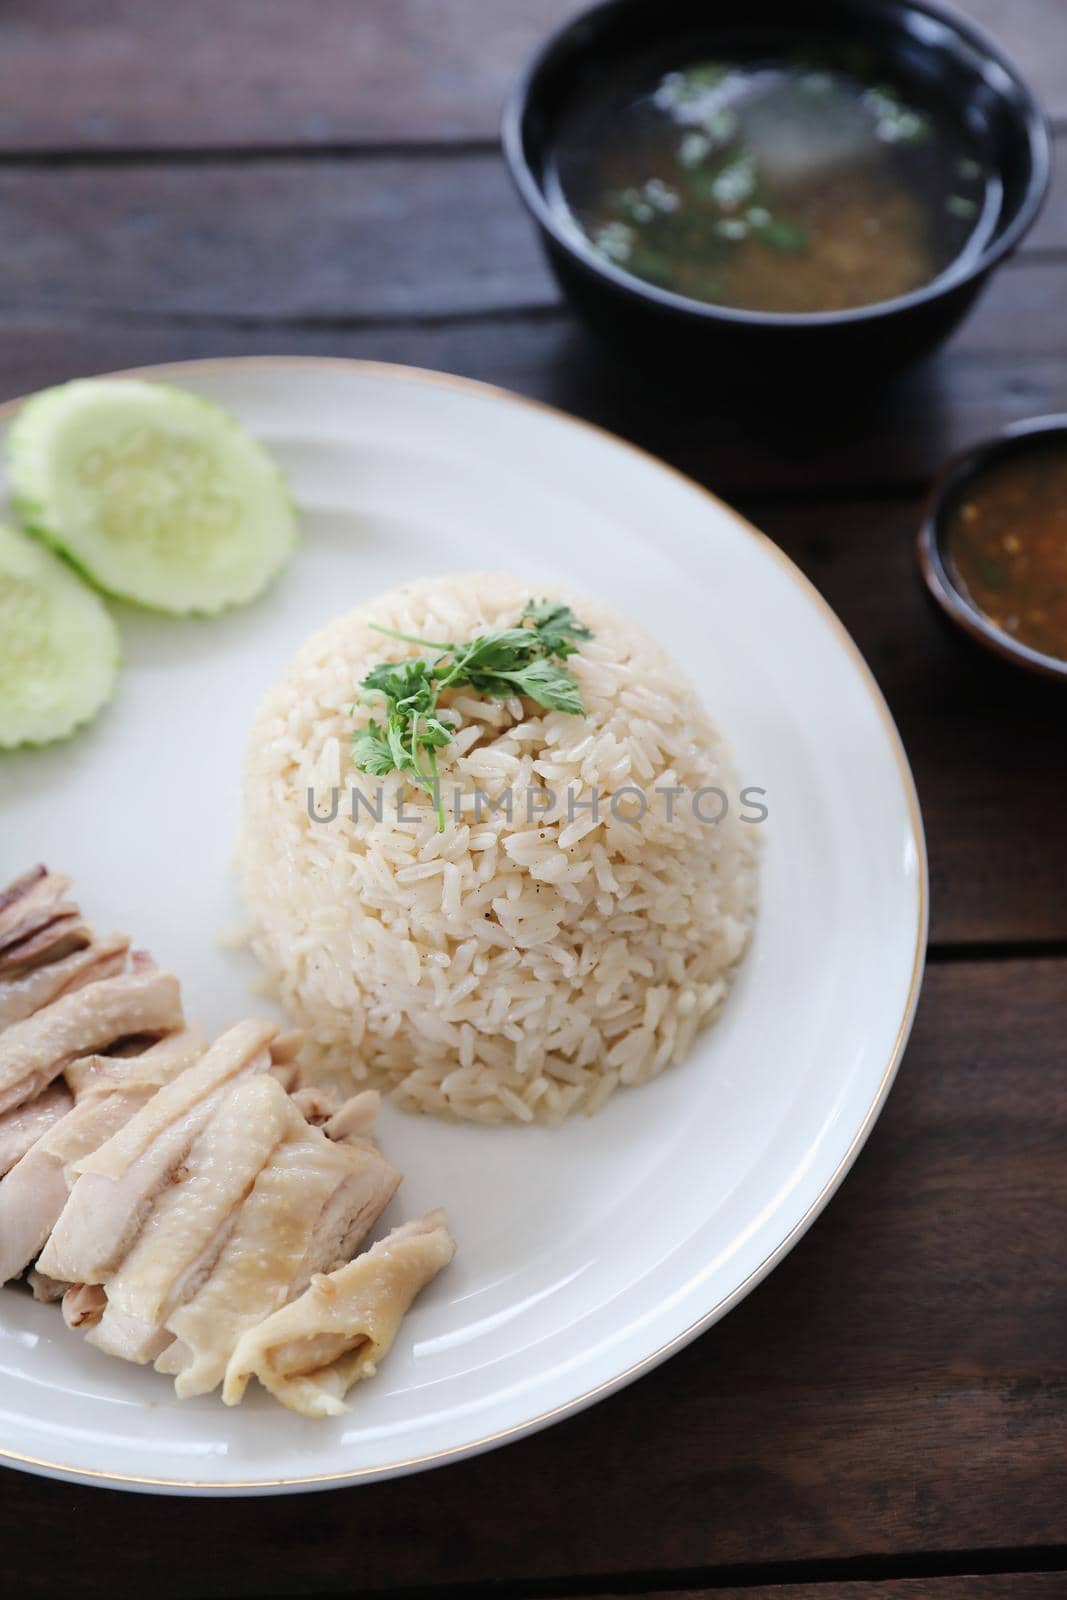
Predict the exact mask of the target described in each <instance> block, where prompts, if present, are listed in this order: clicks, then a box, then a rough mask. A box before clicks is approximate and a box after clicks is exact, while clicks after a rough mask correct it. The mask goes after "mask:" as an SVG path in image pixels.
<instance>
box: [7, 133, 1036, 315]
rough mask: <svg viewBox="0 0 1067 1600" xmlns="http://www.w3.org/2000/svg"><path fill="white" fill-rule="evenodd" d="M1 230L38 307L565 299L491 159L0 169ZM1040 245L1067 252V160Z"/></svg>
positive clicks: (298, 308) (382, 310)
mask: <svg viewBox="0 0 1067 1600" xmlns="http://www.w3.org/2000/svg"><path fill="white" fill-rule="evenodd" d="M0 234H2V236H3V237H5V238H9V239H17V240H19V249H18V251H17V253H13V254H12V255H10V256H9V258H8V260H7V262H6V272H5V283H4V287H3V291H2V303H3V304H6V305H7V306H13V305H17V306H19V307H20V308H21V309H23V310H25V311H29V310H33V309H47V308H55V307H60V306H61V307H63V309H64V310H66V311H68V312H72V311H85V312H93V313H95V312H97V311H101V310H103V311H108V310H110V311H118V310H121V311H122V312H123V314H124V315H132V316H138V317H146V316H155V317H160V316H214V317H231V318H234V317H241V318H246V319H247V318H251V317H259V318H273V319H287V320H292V319H300V318H305V319H306V318H314V319H316V320H319V321H323V320H331V319H332V320H334V321H339V320H352V319H359V320H362V321H368V320H374V319H382V318H391V319H394V320H395V319H398V318H413V317H420V318H427V317H455V316H463V315H471V314H473V313H489V312H502V311H511V310H514V309H516V308H523V309H531V308H532V309H537V310H541V311H546V310H549V309H556V308H558V307H559V306H560V304H561V297H560V292H559V290H558V288H557V286H556V283H555V280H554V278H553V277H552V275H551V273H550V272H549V270H548V267H547V265H546V264H545V262H544V260H543V258H542V254H541V250H540V246H539V243H538V240H537V238H536V236H535V232H534V229H533V226H532V224H531V222H530V220H529V218H528V217H527V215H526V213H525V211H524V210H523V208H522V206H521V205H520V203H519V200H518V198H517V196H516V194H515V193H514V191H513V188H512V185H511V182H510V179H509V177H508V174H507V173H506V171H505V169H504V165H503V162H502V161H501V160H500V158H499V157H498V156H497V155H495V154H492V153H490V154H479V153H465V154H463V155H461V156H458V157H457V156H449V155H447V154H444V153H437V154H432V155H419V156H411V157H396V156H373V157H366V158H362V159H359V160H324V161H314V162H310V163H309V162H304V161H298V160H293V159H279V160H277V161H274V160H271V161H266V162H259V161H257V162H253V163H250V164H246V163H241V162H234V161H228V160H225V161H216V160H210V161H204V162H201V161H197V162H193V163H188V164H185V165H177V166H170V165H165V164H164V165H158V164H154V163H140V164H138V163H134V164H132V165H129V166H127V165H118V166H115V165H110V164H108V165H100V164H96V163H92V162H89V163H86V164H78V165H75V166H66V165H63V166H58V167H44V168H37V167H21V166H14V167H12V166H7V167H4V166H3V165H2V163H0ZM1032 245H1033V251H1034V252H1037V253H1039V254H1040V253H1048V252H1049V251H1063V250H1064V249H1067V167H1065V170H1064V172H1063V173H1062V174H1061V177H1060V179H1059V180H1058V181H1057V184H1056V188H1055V190H1054V193H1053V195H1052V198H1051V199H1050V201H1049V204H1048V207H1047V209H1046V212H1045V215H1044V218H1043V219H1042V221H1041V223H1040V224H1039V227H1038V230H1037V231H1036V232H1035V234H1034V235H1033V239H1032ZM1024 259H1025V257H1024ZM1049 265H1052V264H1051V263H1049ZM1055 266H1056V267H1057V269H1058V267H1059V261H1058V260H1057V262H1056V263H1055ZM1013 270H1015V269H1014V268H1013V267H1011V266H1009V267H1008V268H1006V269H1004V270H1003V271H1002V272H1001V273H1000V274H999V275H998V276H997V277H996V278H995V279H994V285H995V286H997V287H999V286H1000V285H1001V283H1002V281H1003V280H1004V279H1005V278H1007V279H1010V276H1011V273H1012V272H1013ZM1002 292H1007V293H1009V294H1010V292H1011V291H1010V288H1009V289H1008V290H1007V291H1002ZM1044 310H1045V307H1043V306H1041V305H1039V304H1035V305H1034V307H1033V309H1032V312H1031V314H1030V321H1031V322H1032V323H1036V322H1037V320H1038V318H1039V317H1042V314H1043V312H1044ZM1058 320H1060V321H1062V319H1058ZM1043 321H1044V323H1045V326H1044V329H1043V332H1044V337H1045V339H1046V341H1047V339H1048V337H1049V333H1050V330H1049V328H1048V327H1047V322H1048V318H1047V317H1043ZM1024 337H1025V335H1024ZM1054 337H1058V338H1060V339H1061V340H1063V339H1065V338H1067V335H1065V334H1064V333H1063V331H1062V330H1057V332H1056V333H1055V334H1054Z"/></svg>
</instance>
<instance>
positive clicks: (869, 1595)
mask: <svg viewBox="0 0 1067 1600" xmlns="http://www.w3.org/2000/svg"><path fill="white" fill-rule="evenodd" d="M638 1593H640V1595H641V1597H642V1600H1063V1597H1064V1596H1065V1595H1067V1572H1006V1573H1000V1574H997V1575H996V1576H993V1577H990V1576H983V1575H981V1574H978V1573H967V1574H966V1575H964V1576H962V1577H955V1578H893V1579H888V1580H887V1581H885V1582H883V1583H880V1582H856V1583H835V1582H833V1581H832V1580H831V1581H830V1582H828V1583H822V1582H820V1583H775V1584H771V1585H769V1586H765V1585H763V1584H757V1585H755V1586H754V1587H753V1586H750V1585H748V1584H746V1585H745V1587H744V1588H743V1589H733V1588H719V1587H716V1588H714V1589H669V1590H666V1589H649V1590H644V1589H642V1590H640V1591H638ZM632 1594H633V1591H627V1600H632ZM558 1600H587V1597H580V1596H577V1595H574V1596H566V1595H563V1596H559V1597H558ZM596 1600H624V1596H623V1595H621V1594H618V1593H615V1594H611V1593H608V1594H599V1595H597V1597H596Z"/></svg>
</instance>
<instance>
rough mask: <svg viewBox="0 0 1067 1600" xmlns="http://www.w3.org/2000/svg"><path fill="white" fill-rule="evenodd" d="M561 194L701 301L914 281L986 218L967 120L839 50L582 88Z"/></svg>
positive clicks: (625, 264) (595, 236)
mask: <svg viewBox="0 0 1067 1600" xmlns="http://www.w3.org/2000/svg"><path fill="white" fill-rule="evenodd" d="M549 192H550V195H551V198H552V200H553V203H554V204H555V205H556V206H557V208H558V209H560V210H561V211H563V212H564V213H565V214H566V215H567V217H568V218H569V219H570V221H571V222H572V224H577V226H578V227H579V228H580V229H581V231H582V232H583V233H584V234H585V235H586V237H587V238H588V239H589V241H590V242H591V243H592V245H593V247H594V248H595V249H596V250H597V251H598V252H599V254H600V255H602V256H603V257H605V258H606V259H607V260H609V261H611V262H612V263H614V264H615V265H616V266H618V267H621V268H623V269H624V270H625V271H627V272H631V273H633V274H634V276H635V277H638V278H643V279H645V280H646V281H647V282H649V283H653V284H656V285H658V286H659V287H661V288H664V289H669V290H672V291H673V292H675V293H677V294H682V295H686V296H688V297H689V298H690V299H694V300H704V301H710V302H713V303H715V304H717V305H725V306H735V307H742V308H745V309H748V310H754V311H777V312H817V311H837V310H842V309H845V308H847V307H850V306H862V305H870V304H873V303H875V302H877V301H880V300H892V299H894V298H896V297H897V296H898V295H903V294H907V293H908V292H909V291H911V290H913V289H917V288H919V287H920V286H921V285H923V284H924V283H928V282H930V281H931V280H932V279H933V278H935V277H937V276H938V275H939V274H940V273H942V272H943V271H944V270H945V269H946V268H947V267H948V266H949V265H950V264H951V263H952V262H953V261H954V260H955V259H956V258H957V257H958V256H959V255H960V254H961V253H962V252H963V251H964V250H965V249H966V248H967V247H968V246H969V245H970V246H972V247H973V246H975V245H976V244H977V242H978V240H979V239H980V238H981V237H983V236H984V234H985V232H986V231H987V225H991V222H992V219H993V215H994V213H995V199H996V197H995V195H994V194H993V193H992V186H991V184H990V183H989V181H988V180H987V175H986V173H985V171H984V170H983V167H982V164H981V162H980V160H979V158H978V154H977V151H976V149H975V148H972V144H971V141H970V139H969V138H968V136H967V134H966V131H965V130H964V129H963V128H962V127H957V126H955V125H954V124H953V123H951V122H950V121H949V120H948V119H947V118H946V117H945V116H944V115H943V114H942V113H941V112H940V111H935V110H933V109H932V108H921V107H919V106H918V105H915V104H912V103H911V101H910V100H909V99H908V98H907V97H905V96H904V95H903V94H902V93H901V92H900V91H898V90H897V89H895V88H894V87H892V86H891V85H890V84H888V83H883V82H880V81H878V79H877V77H876V76H874V75H872V77H871V79H870V80H869V81H868V80H866V79H865V78H864V77H862V76H859V75H856V74H855V73H854V72H852V71H850V70H846V69H845V67H844V66H843V65H823V64H813V63H810V62H808V63H801V62H789V61H785V60H782V61H760V62H756V63H740V64H738V63H730V62H718V61H705V62H700V63H698V64H696V65H693V66H689V67H686V68H685V69H684V70H681V69H680V70H674V71H668V72H665V73H661V74H658V75H656V76H655V77H654V78H653V79H651V80H650V81H649V82H646V83H645V84H644V85H641V84H640V83H638V82H635V81H634V79H633V76H632V75H631V78H630V79H629V81H627V80H625V79H624V78H619V79H617V80H615V82H614V84H613V85H612V86H611V87H610V88H608V89H606V90H603V91H600V92H598V93H595V94H593V95H591V96H589V97H588V98H584V99H583V100H582V101H581V103H580V104H578V105H576V106H575V107H574V108H573V110H572V111H571V113H570V114H569V116H568V118H567V119H566V121H565V124H564V126H563V127H562V129H561V133H560V137H559V141H558V144H557V148H556V153H555V164H554V169H553V171H552V172H551V173H550V174H549Z"/></svg>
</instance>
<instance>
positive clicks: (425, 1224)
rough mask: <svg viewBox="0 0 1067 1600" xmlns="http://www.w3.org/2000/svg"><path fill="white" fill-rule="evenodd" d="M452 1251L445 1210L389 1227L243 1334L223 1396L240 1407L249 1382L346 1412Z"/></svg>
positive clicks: (325, 1411) (287, 1399) (297, 1402)
mask: <svg viewBox="0 0 1067 1600" xmlns="http://www.w3.org/2000/svg"><path fill="white" fill-rule="evenodd" d="M455 1253H456V1247H455V1244H454V1242H453V1240H452V1237H451V1235H450V1234H449V1232H448V1227H447V1224H446V1222H445V1215H444V1212H443V1211H432V1212H431V1213H430V1214H429V1216H427V1217H424V1218H423V1219H422V1221H421V1222H407V1223H404V1224H403V1225H402V1226H401V1227H399V1228H394V1229H393V1232H392V1233H391V1234H389V1235H388V1237H387V1238H385V1239H383V1240H381V1241H380V1243H378V1244H376V1245H374V1246H373V1247H372V1248H371V1249H370V1250H368V1251H366V1253H365V1254H364V1255H361V1256H357V1258H356V1259H355V1261H350V1262H349V1263H348V1265H347V1266H345V1267H341V1268H339V1269H338V1271H336V1272H332V1273H330V1274H329V1275H328V1276H318V1277H315V1278H314V1279H313V1280H312V1283H311V1286H310V1287H309V1288H308V1290H307V1292H306V1293H305V1294H302V1295H301V1296H300V1298H299V1299H298V1300H294V1301H293V1302H292V1303H291V1304H290V1305H287V1306H283V1308H282V1309H281V1310H280V1311H276V1312H275V1313H274V1315H273V1316H270V1317H267V1318H266V1320H265V1321H264V1322H261V1323H260V1324H259V1326H258V1327H255V1328H252V1329H251V1330H250V1331H249V1332H248V1333H246V1334H244V1335H243V1336H242V1338H241V1340H240V1342H239V1343H238V1345H237V1348H236V1350H235V1351H234V1353H233V1355H232V1357H231V1358H230V1362H229V1365H228V1366H227V1369H226V1379H225V1383H224V1385H223V1390H222V1398H223V1400H224V1401H225V1402H226V1404H227V1405H231V1406H232V1405H237V1404H238V1403H239V1402H240V1401H241V1400H242V1399H243V1397H244V1393H245V1389H246V1388H247V1386H248V1383H249V1380H250V1379H251V1378H253V1377H256V1378H258V1379H259V1381H260V1383H261V1384H263V1386H264V1388H266V1389H269V1390H270V1392H271V1394H272V1395H274V1397H275V1399H277V1400H280V1401H281V1402H282V1404H283V1405H285V1406H288V1407H289V1409H290V1410H291V1411H298V1412H299V1413H300V1414H301V1415H302V1416H305V1417H327V1416H329V1417H336V1416H340V1415H342V1414H343V1413H344V1412H346V1411H347V1410H348V1407H347V1406H346V1405H345V1396H346V1394H347V1393H348V1391H349V1389H351V1388H352V1386H353V1384H355V1383H358V1382H359V1381H360V1379H362V1378H370V1377H373V1375H374V1373H375V1372H376V1371H377V1368H378V1363H379V1362H380V1361H381V1360H382V1359H383V1357H384V1356H385V1355H387V1354H388V1351H389V1349H390V1347H391V1346H392V1343H393V1340H394V1339H395V1338H396V1335H397V1332H398V1330H399V1328H400V1324H401V1322H402V1321H403V1319H404V1315H405V1313H406V1312H407V1310H408V1308H409V1307H410V1305H411V1302H412V1301H413V1300H414V1298H415V1296H416V1295H417V1294H418V1293H419V1291H420V1290H421V1289H423V1288H425V1286H426V1284H428V1283H429V1282H430V1280H431V1279H432V1278H434V1277H436V1275H437V1273H438V1272H440V1271H441V1269H442V1267H446V1266H447V1265H448V1263H449V1262H450V1261H451V1260H452V1257H453V1256H454V1255H455Z"/></svg>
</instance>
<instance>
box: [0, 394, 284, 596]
mask: <svg viewBox="0 0 1067 1600" xmlns="http://www.w3.org/2000/svg"><path fill="white" fill-rule="evenodd" d="M8 457H9V472H10V477H11V484H12V492H13V498H14V503H15V506H16V509H17V510H18V513H19V515H20V516H21V517H22V519H23V521H24V522H25V523H26V525H27V526H28V527H30V528H31V529H32V530H33V531H34V532H35V533H37V534H39V535H40V536H41V537H42V538H44V539H47V540H48V541H49V543H50V544H52V545H54V546H55V547H56V548H57V549H58V550H61V551H63V553H64V554H65V555H67V556H69V557H70V559H71V560H72V561H73V562H74V563H75V565H77V566H78V567H80V568H81V569H82V571H83V572H85V573H86V574H87V575H88V576H89V577H90V578H92V580H93V582H94V583H97V584H99V586H100V587H101V588H102V589H106V590H108V592H109V593H111V594H115V595H120V596H122V597H123V598H124V599H127V600H135V601H138V602H139V603H140V604H141V605H146V606H152V607H154V608H156V609H157V610H160V611H175V612H188V611H200V612H209V611H221V610H222V609H223V608H224V607H226V606H234V605H240V604H242V603H243V602H244V601H246V600H251V599H252V597H253V596H254V595H256V594H258V593H259V592H260V590H261V589H262V588H264V586H265V585H266V584H267V583H268V582H269V580H270V579H271V578H272V577H273V576H274V574H275V573H276V572H277V571H278V570H279V568H280V567H281V566H282V565H283V564H284V562H285V560H286V558H287V557H288V555H289V553H290V551H291V550H292V548H293V544H294V542H295V540H296V518H295V515H294V512H293V506H292V502H291V501H290V499H289V495H288V492H287V490H286V486H285V481H284V479H283V477H282V475H281V472H280V470H279V468H278V467H277V466H276V465H275V463H274V462H273V461H272V460H271V458H270V457H269V455H268V454H267V452H266V451H265V450H264V449H263V446H262V445H261V444H259V443H258V442H257V440H255V439H253V438H252V436H251V435H250V434H248V433H246V432H245V430H244V428H242V427H241V426H240V424H239V423H238V422H236V421H235V420H234V418H233V417H231V416H230V415H229V414H228V413H227V412H225V411H222V410H220V409H219V407H218V406H215V405H212V404H211V403H210V402H209V401H207V400H201V399H200V398H199V397H198V396H196V395H191V394H186V393H184V391H182V390H180V389H172V388H170V387H168V386H166V385H164V384H158V383H145V382H144V381H143V380H141V379H138V378H87V379H83V380H80V381H78V382H75V383H67V384H63V385H62V386H61V387H60V388H58V389H46V390H45V391H44V392H43V393H42V394H39V395H36V396H35V397H34V398H33V399H32V400H29V401H27V403H26V404H25V405H24V406H23V407H22V410H21V411H20V412H19V414H18V416H17V418H16V419H15V422H14V424H13V425H12V428H11V431H10V433H9V435H8Z"/></svg>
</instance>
